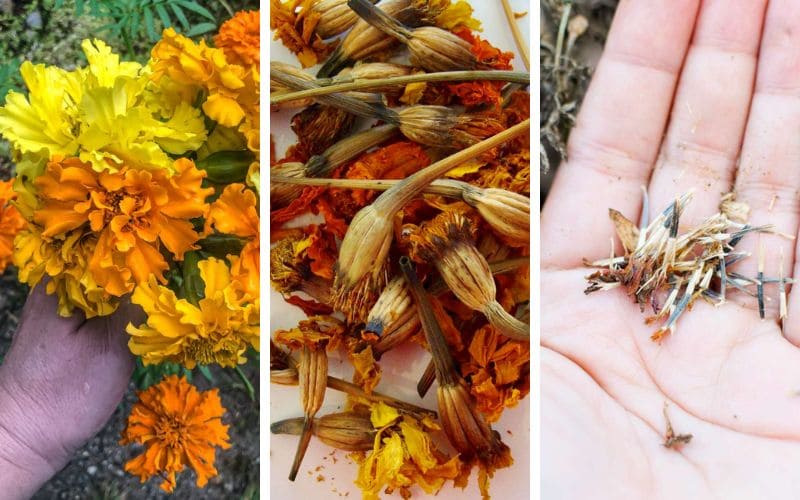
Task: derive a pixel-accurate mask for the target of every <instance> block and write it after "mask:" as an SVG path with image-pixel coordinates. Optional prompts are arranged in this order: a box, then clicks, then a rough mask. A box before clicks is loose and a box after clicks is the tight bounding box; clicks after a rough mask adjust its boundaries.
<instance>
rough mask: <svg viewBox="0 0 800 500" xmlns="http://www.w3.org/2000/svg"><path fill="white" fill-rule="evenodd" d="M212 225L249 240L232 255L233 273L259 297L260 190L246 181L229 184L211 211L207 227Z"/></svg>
mask: <svg viewBox="0 0 800 500" xmlns="http://www.w3.org/2000/svg"><path fill="white" fill-rule="evenodd" d="M212 226H213V228H214V229H216V230H217V231H218V232H220V233H224V234H232V235H234V236H238V237H239V238H243V239H245V240H247V243H246V244H245V246H244V248H242V251H241V252H240V253H239V255H238V256H235V255H229V256H228V260H229V261H230V263H231V276H232V280H234V281H239V282H240V283H241V284H242V286H243V287H244V290H245V291H246V292H247V293H248V294H250V295H251V296H253V297H258V291H259V276H260V275H261V261H260V252H261V243H260V242H261V238H260V237H259V233H260V229H259V217H258V200H257V198H256V194H255V193H254V192H253V191H252V190H250V189H248V188H247V187H246V186H245V185H244V184H239V183H235V184H229V185H227V186H225V190H224V191H223V192H222V195H221V196H220V197H219V198H218V199H217V200H216V201H215V202H214V203H212V204H211V209H210V210H209V212H208V218H207V219H206V231H207V232H208V231H209V230H210V228H211V227H212Z"/></svg>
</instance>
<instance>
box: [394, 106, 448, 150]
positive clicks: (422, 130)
mask: <svg viewBox="0 0 800 500" xmlns="http://www.w3.org/2000/svg"><path fill="white" fill-rule="evenodd" d="M397 116H398V120H399V123H400V131H401V132H402V133H403V135H405V136H406V137H408V138H409V139H411V140H413V141H415V142H418V143H420V144H424V145H426V146H434V147H440V148H448V149H449V148H452V147H454V146H453V138H452V131H453V129H455V127H456V126H457V125H458V124H459V116H460V115H459V113H458V111H456V110H454V109H452V108H448V107H446V106H409V107H407V108H405V109H402V110H400V111H399V112H398V113H397Z"/></svg>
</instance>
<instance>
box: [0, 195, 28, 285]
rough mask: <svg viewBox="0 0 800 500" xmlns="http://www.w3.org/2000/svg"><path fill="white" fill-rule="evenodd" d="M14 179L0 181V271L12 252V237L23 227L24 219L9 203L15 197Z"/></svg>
mask: <svg viewBox="0 0 800 500" xmlns="http://www.w3.org/2000/svg"><path fill="white" fill-rule="evenodd" d="M13 184H14V181H0V273H2V272H3V271H5V269H6V266H8V263H9V262H11V256H12V255H13V254H14V238H16V236H17V233H19V232H20V231H21V230H22V228H23V227H25V219H23V218H22V215H21V214H20V213H19V211H18V210H17V209H16V207H14V206H13V205H11V204H10V202H11V201H12V200H14V199H15V198H16V193H14V190H13V188H12V186H13Z"/></svg>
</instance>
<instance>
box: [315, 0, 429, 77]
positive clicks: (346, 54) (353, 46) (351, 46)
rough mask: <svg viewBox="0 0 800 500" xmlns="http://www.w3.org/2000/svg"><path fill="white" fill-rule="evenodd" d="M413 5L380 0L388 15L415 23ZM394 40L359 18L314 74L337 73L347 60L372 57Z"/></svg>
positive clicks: (406, 0)
mask: <svg viewBox="0 0 800 500" xmlns="http://www.w3.org/2000/svg"><path fill="white" fill-rule="evenodd" d="M412 5H413V2H412V0H383V1H382V2H381V9H382V10H383V12H385V13H386V14H387V15H389V16H396V17H397V18H398V19H400V20H401V22H404V23H414V22H415V19H416V18H418V12H417V11H416V10H415V9H413V8H411V7H412ZM417 22H418V21H417ZM396 44H397V41H396V40H395V39H394V38H392V37H391V36H389V35H387V34H385V33H383V32H382V31H381V30H379V29H377V28H375V27H374V26H372V25H370V24H369V23H367V22H366V21H364V20H363V19H359V20H358V21H356V23H355V24H354V25H353V28H352V29H351V30H350V31H349V32H348V33H347V35H346V36H345V37H344V39H342V42H341V43H340V44H339V46H338V47H336V50H334V51H333V53H331V55H330V57H329V58H328V60H327V61H325V64H323V65H322V68H320V70H319V71H318V72H317V76H318V77H320V78H328V77H330V76H332V75H334V74H336V73H338V72H339V70H341V69H342V68H344V67H345V66H347V65H348V64H349V63H350V62H352V61H360V60H362V59H366V58H367V57H373V58H374V57H375V56H376V55H378V54H380V53H384V52H388V51H389V50H391V49H392V48H393V47H394V46H395V45H396Z"/></svg>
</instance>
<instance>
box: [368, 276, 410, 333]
mask: <svg viewBox="0 0 800 500" xmlns="http://www.w3.org/2000/svg"><path fill="white" fill-rule="evenodd" d="M411 305H412V301H411V294H410V293H409V291H408V287H407V286H406V280H405V278H403V277H402V276H396V277H395V278H394V279H393V280H392V281H390V282H389V284H388V285H386V288H384V289H383V292H381V296H380V297H379V298H378V301H377V302H376V303H375V305H374V306H373V307H372V309H371V310H370V312H369V315H368V316H367V327H366V330H367V331H369V332H374V333H376V334H378V335H380V334H382V333H383V325H386V324H390V323H394V322H395V321H396V320H397V319H398V318H399V317H400V316H401V315H402V314H403V313H405V312H406V311H407V310H408V309H409V307H411Z"/></svg>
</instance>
